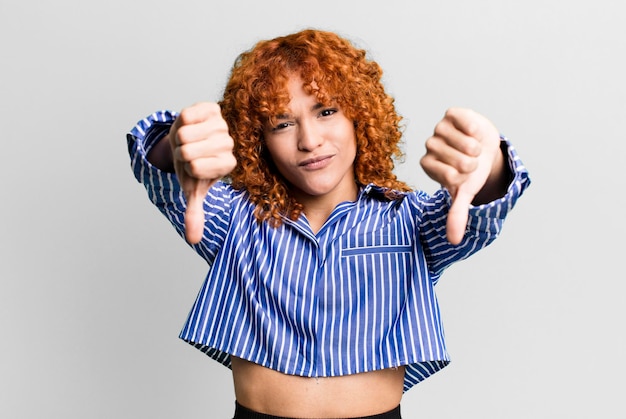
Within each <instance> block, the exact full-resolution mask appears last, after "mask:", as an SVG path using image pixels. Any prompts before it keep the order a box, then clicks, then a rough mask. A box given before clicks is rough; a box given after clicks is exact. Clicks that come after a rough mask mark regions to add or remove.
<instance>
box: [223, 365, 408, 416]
mask: <svg viewBox="0 0 626 419" xmlns="http://www.w3.org/2000/svg"><path fill="white" fill-rule="evenodd" d="M232 369H233V380H234V384H235V397H236V399H237V402H238V403H239V404H241V405H242V406H245V407H247V408H248V409H252V410H255V411H257V412H260V413H265V414H268V415H274V416H285V417H310V418H337V417H355V416H356V417H358V416H370V415H376V414H380V413H384V412H388V411H390V410H392V409H394V408H395V407H396V406H398V404H400V400H401V398H402V391H403V384H404V367H398V368H391V369H384V370H378V371H371V372H365V373H360V374H353V375H345V376H340V377H312V378H310V377H300V376H294V375H286V374H283V373H280V372H277V371H274V370H271V369H269V368H266V367H263V366H260V365H258V364H254V363H251V362H248V361H245V360H243V359H241V358H237V357H232Z"/></svg>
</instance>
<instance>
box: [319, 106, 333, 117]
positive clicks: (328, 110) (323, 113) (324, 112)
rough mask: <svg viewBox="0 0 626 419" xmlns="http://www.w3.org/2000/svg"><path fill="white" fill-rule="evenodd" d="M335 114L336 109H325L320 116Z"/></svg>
mask: <svg viewBox="0 0 626 419" xmlns="http://www.w3.org/2000/svg"><path fill="white" fill-rule="evenodd" d="M336 112H337V109H335V108H326V109H323V110H322V111H321V112H320V116H331V115H332V114H334V113H336Z"/></svg>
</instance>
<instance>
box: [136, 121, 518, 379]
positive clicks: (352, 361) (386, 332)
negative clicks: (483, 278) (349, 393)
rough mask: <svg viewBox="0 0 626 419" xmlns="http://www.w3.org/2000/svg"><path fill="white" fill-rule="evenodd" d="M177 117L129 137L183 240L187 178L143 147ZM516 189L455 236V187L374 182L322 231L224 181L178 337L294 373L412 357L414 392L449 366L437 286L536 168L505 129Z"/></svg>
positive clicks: (497, 220) (334, 372) (142, 124)
mask: <svg viewBox="0 0 626 419" xmlns="http://www.w3.org/2000/svg"><path fill="white" fill-rule="evenodd" d="M175 117H176V114H175V113H172V112H169V111H162V112H158V113H155V114H152V115H150V116H149V117H148V118H146V119H144V120H142V121H139V122H138V123H137V125H136V126H135V127H134V128H133V129H132V131H131V132H130V133H129V134H128V137H127V138H128V147H129V153H130V157H131V166H132V169H133V171H134V174H135V177H136V178H137V180H138V181H139V182H141V183H143V185H144V186H145V188H146V190H147V192H148V195H149V197H150V199H151V200H152V202H153V203H154V204H155V205H156V206H157V208H158V209H159V210H160V211H161V212H162V213H163V215H165V217H166V218H167V219H168V220H169V221H170V223H171V224H172V225H173V226H174V227H175V229H176V230H177V231H178V233H179V234H180V235H181V236H183V237H184V212H185V208H186V207H185V205H186V204H185V199H184V196H183V193H182V190H181V188H180V185H179V184H178V182H177V178H176V175H174V174H172V173H165V172H162V171H159V170H158V169H157V168H155V167H154V166H152V165H151V164H150V163H149V162H148V161H147V160H146V154H147V152H148V151H149V150H150V148H151V146H153V145H154V144H155V143H156V142H157V141H158V140H159V139H160V138H162V136H163V135H165V133H166V132H167V130H168V129H169V126H170V125H171V123H172V122H173V120H174V119H175ZM503 141H505V143H506V145H507V149H508V156H509V165H510V167H511V170H512V173H513V174H514V178H513V180H512V182H511V184H510V186H509V189H508V192H507V194H506V195H505V196H504V197H503V198H501V199H498V200H496V201H494V202H491V203H489V204H485V205H481V206H477V207H472V208H471V209H470V217H469V221H468V227H467V231H466V234H465V238H464V239H463V241H462V242H461V243H460V244H459V245H457V246H453V245H451V244H450V243H448V242H447V240H446V236H445V233H446V229H445V224H446V214H447V211H448V208H449V204H450V196H449V194H448V193H447V192H446V191H445V190H440V191H437V192H436V193H434V194H432V195H429V194H426V193H424V192H421V191H414V192H410V193H404V194H402V197H401V198H400V199H397V200H388V199H386V198H385V195H384V190H383V189H381V188H379V187H377V186H375V185H368V186H366V187H363V188H362V189H361V191H360V193H359V195H358V198H357V200H356V201H355V202H344V203H341V204H339V205H338V206H337V207H336V208H335V209H334V211H333V212H332V214H331V215H330V217H329V218H328V220H327V221H326V223H325V224H324V225H323V226H322V228H321V229H320V230H319V231H318V232H317V233H314V232H313V231H312V230H311V228H310V226H309V224H308V222H307V220H306V216H304V215H303V216H301V217H300V218H299V219H298V220H296V221H291V220H289V219H285V220H284V223H283V224H282V225H281V226H280V227H277V228H273V227H270V226H269V225H268V223H266V222H264V223H260V224H259V223H258V222H257V220H256V219H255V217H254V215H253V210H254V205H253V204H252V203H251V202H250V200H249V199H248V195H247V194H246V192H245V191H241V190H235V189H233V188H232V187H231V186H230V185H229V184H227V183H225V182H218V183H216V184H215V185H214V186H213V187H212V188H211V189H210V190H209V193H208V194H207V196H206V198H205V201H204V210H205V220H206V222H205V228H204V237H203V239H202V241H201V242H200V243H199V244H197V245H193V246H192V247H193V248H194V249H195V251H196V252H197V253H198V254H199V255H200V256H202V257H203V258H204V259H205V260H206V261H207V263H208V264H209V270H208V275H207V277H206V279H205V281H204V283H203V284H202V287H201V289H200V291H199V293H198V296H197V299H196V301H195V303H194V304H193V306H192V308H191V311H190V313H189V316H188V318H187V321H186V322H185V324H184V327H183V329H182V331H181V333H180V338H181V339H183V340H184V341H186V342H188V343H190V344H192V345H194V346H195V347H196V348H198V349H199V350H201V351H202V352H204V353H206V354H207V355H209V356H210V357H211V358H213V359H215V360H217V361H219V362H220V363H222V364H223V365H225V366H227V367H230V356H231V355H233V356H237V357H240V358H243V359H246V360H249V361H251V362H254V363H257V364H260V365H263V366H265V367H268V368H271V369H274V370H276V371H280V372H282V373H285V374H294V375H299V376H306V377H328V376H341V375H348V374H356V373H361V372H366V371H373V370H379V369H384V368H394V367H398V366H405V371H406V372H405V380H404V390H405V391H406V390H408V389H409V388H411V387H412V386H413V385H415V384H417V383H418V382H420V381H422V380H423V379H425V378H426V377H428V376H430V375H431V374H433V373H435V372H437V371H439V370H440V369H442V368H443V367H445V366H446V365H447V364H448V363H449V356H448V352H447V350H446V344H445V340H444V332H443V326H442V321H441V318H440V313H439V307H438V303H437V298H436V295H435V291H434V286H435V284H436V283H437V281H438V280H439V277H440V276H441V274H442V272H443V271H444V270H445V268H447V267H448V266H450V265H451V264H452V263H454V262H456V261H459V260H462V259H464V258H466V257H468V256H470V255H471V254H473V253H474V252H476V251H478V250H480V249H482V248H483V247H485V246H487V245H488V244H489V243H491V242H492V241H493V240H494V239H495V238H496V237H497V236H498V234H499V233H500V230H501V227H502V222H503V220H504V218H505V216H506V215H507V214H508V212H509V211H510V210H511V209H512V207H513V205H514V204H515V202H516V200H517V198H518V197H519V196H520V195H521V194H522V192H523V191H524V189H525V188H526V187H527V186H528V185H529V183H530V180H529V178H528V175H527V172H526V170H525V168H524V166H523V165H522V163H521V161H520V160H519V158H518V156H517V154H516V152H515V150H514V149H513V147H512V146H511V145H510V144H509V142H508V140H506V139H503Z"/></svg>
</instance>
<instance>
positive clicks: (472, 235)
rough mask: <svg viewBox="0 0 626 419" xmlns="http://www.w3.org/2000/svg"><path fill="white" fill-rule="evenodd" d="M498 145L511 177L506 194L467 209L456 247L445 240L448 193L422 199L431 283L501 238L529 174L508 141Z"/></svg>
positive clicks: (423, 240)
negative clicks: (463, 226)
mask: <svg viewBox="0 0 626 419" xmlns="http://www.w3.org/2000/svg"><path fill="white" fill-rule="evenodd" d="M501 145H502V149H503V151H504V152H505V153H506V156H507V157H508V159H507V161H508V165H509V169H510V171H511V176H512V180H511V182H510V184H509V186H508V188H507V192H506V194H505V195H504V196H502V197H501V198H499V199H496V200H494V201H492V202H488V203H486V204H483V205H478V206H470V209H469V218H468V222H467V228H466V231H465V236H464V238H463V240H462V241H461V243H459V244H458V245H452V244H450V243H449V242H448V240H447V239H446V221H447V214H448V210H449V209H450V205H451V204H452V199H451V197H450V194H449V193H448V191H447V190H445V189H441V190H439V191H437V192H436V193H435V194H434V195H432V196H427V197H425V198H424V197H422V198H423V201H421V205H419V207H420V210H421V211H420V212H419V215H418V218H419V219H420V223H419V228H420V231H419V235H420V241H421V243H422V246H423V248H424V252H425V254H426V257H427V261H428V264H429V270H430V271H431V273H432V275H433V279H434V281H437V279H438V278H439V276H440V275H441V273H442V272H443V271H444V270H445V269H446V268H447V267H448V266H450V265H451V264H452V263H454V262H457V261H459V260H463V259H465V258H467V257H469V256H470V255H472V254H474V253H476V252H477V251H478V250H480V249H482V248H484V247H486V246H488V245H489V244H491V243H492V242H493V241H494V240H495V239H496V238H497V237H498V236H499V235H500V232H501V230H502V225H503V223H504V219H505V218H506V216H507V215H508V214H509V213H510V212H511V210H512V209H513V207H514V206H515V204H516V202H517V200H518V199H519V198H520V197H521V196H522V194H523V193H524V191H525V190H526V188H528V186H529V185H530V177H529V176H528V171H527V170H526V167H525V166H524V164H523V163H522V161H521V160H520V158H519V156H518V154H517V151H516V150H515V148H514V147H513V145H512V144H511V142H510V141H509V140H508V139H507V138H506V137H501Z"/></svg>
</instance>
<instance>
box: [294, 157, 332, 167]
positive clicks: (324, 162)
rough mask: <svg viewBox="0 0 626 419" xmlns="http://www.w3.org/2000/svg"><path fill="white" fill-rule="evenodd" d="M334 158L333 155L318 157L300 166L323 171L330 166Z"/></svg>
mask: <svg viewBox="0 0 626 419" xmlns="http://www.w3.org/2000/svg"><path fill="white" fill-rule="evenodd" d="M332 158H333V156H332V155H326V156H317V157H313V158H310V159H306V160H303V161H301V162H300V163H299V164H298V166H300V167H303V168H305V169H310V170H315V169H322V168H324V167H326V166H328V165H329V164H330V161H331V159H332Z"/></svg>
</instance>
